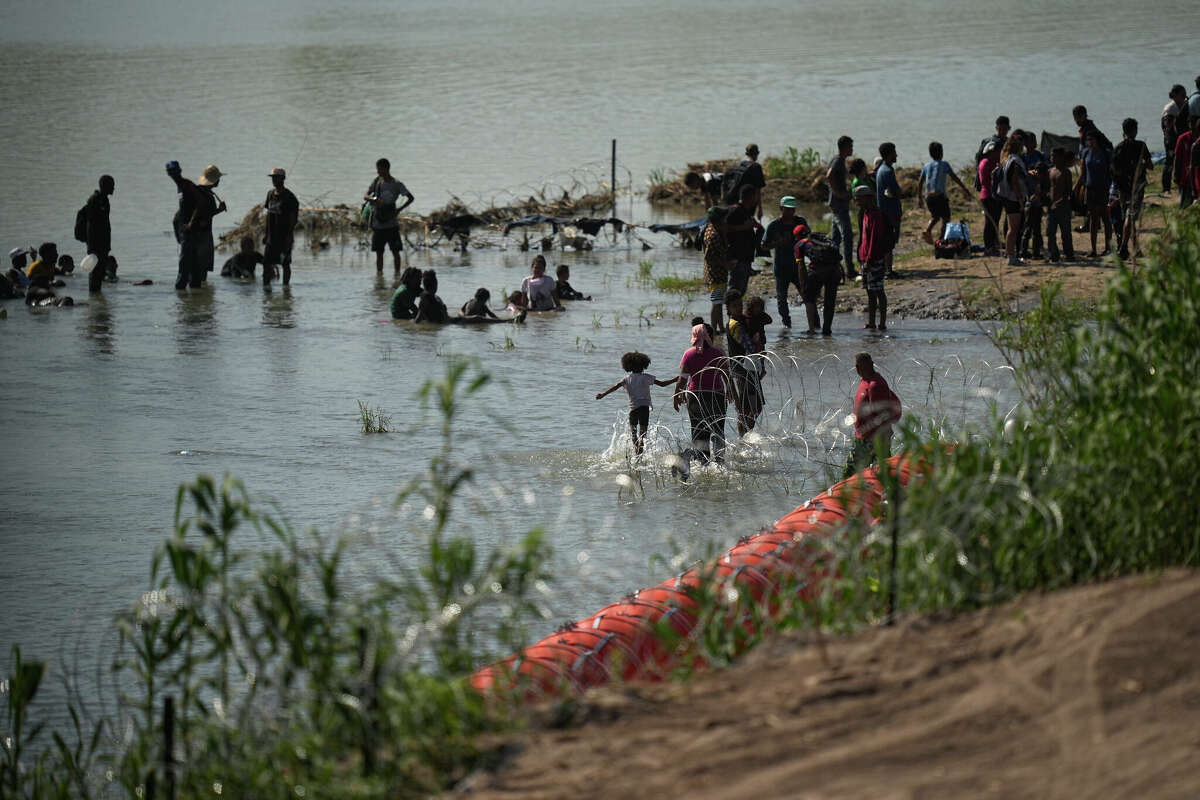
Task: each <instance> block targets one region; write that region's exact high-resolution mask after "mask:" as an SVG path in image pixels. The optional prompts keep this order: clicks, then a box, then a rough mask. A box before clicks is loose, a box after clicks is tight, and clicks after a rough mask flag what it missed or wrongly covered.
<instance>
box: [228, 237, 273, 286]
mask: <svg viewBox="0 0 1200 800" xmlns="http://www.w3.org/2000/svg"><path fill="white" fill-rule="evenodd" d="M240 247H241V249H240V250H239V251H238V252H237V253H235V254H234V255H232V256H230V257H229V259H228V260H227V261H226V262H225V264H224V265H223V266H222V267H221V277H222V278H250V279H251V280H253V279H254V267H255V265H256V264H262V265H263V271H264V272H266V271H268V270H270V269H272V268H271V267H270V266H268V265H267V264H266V262H265V261H264V260H263V255H262V253H260V252H258V251H257V250H255V249H254V238H253V237H251V236H243V237H242V239H241V242H240ZM267 282H268V281H267V279H266V277H264V278H263V283H267Z"/></svg>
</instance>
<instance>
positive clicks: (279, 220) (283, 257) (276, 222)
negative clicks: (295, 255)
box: [263, 167, 300, 286]
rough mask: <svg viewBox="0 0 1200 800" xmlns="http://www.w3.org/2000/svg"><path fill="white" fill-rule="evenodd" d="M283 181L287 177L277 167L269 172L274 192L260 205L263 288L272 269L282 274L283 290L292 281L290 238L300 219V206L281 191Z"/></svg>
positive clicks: (268, 194) (289, 193) (284, 191)
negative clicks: (263, 212) (263, 220)
mask: <svg viewBox="0 0 1200 800" xmlns="http://www.w3.org/2000/svg"><path fill="white" fill-rule="evenodd" d="M286 179H287V173H286V172H285V171H284V170H283V169H282V168H281V167H276V168H275V169H273V170H271V184H272V186H273V187H274V188H272V189H271V191H269V192H267V199H266V200H264V201H263V208H264V209H265V210H266V212H267V214H266V216H267V221H266V229H265V230H264V232H263V245H264V247H263V250H264V252H263V286H269V285H270V284H271V273H272V272H273V271H274V267H276V266H279V267H281V268H282V270H283V285H284V286H287V285H288V283H290V282H291V280H292V238H293V234H294V232H295V230H296V221H297V220H298V219H299V218H300V202H299V201H298V200H297V199H296V195H294V194H292V193H291V192H290V191H289V190H288V189H286V188H284V185H283V182H284V180H286Z"/></svg>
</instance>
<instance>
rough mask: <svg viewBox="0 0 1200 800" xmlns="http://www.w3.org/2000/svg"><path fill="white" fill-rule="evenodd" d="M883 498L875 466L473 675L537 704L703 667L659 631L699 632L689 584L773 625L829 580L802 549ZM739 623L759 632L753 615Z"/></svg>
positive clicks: (477, 681) (901, 458)
mask: <svg viewBox="0 0 1200 800" xmlns="http://www.w3.org/2000/svg"><path fill="white" fill-rule="evenodd" d="M887 463H888V465H889V467H890V469H891V470H892V471H893V472H894V474H896V476H897V478H898V480H899V483H900V485H901V486H906V485H908V483H909V482H910V481H911V480H912V479H913V477H914V475H916V474H919V473H920V472H921V471H922V470H924V469H925V468H926V467H927V464H926V463H925V462H922V461H917V462H914V460H913V459H912V458H911V457H910V456H909V455H908V454H901V455H897V456H893V457H892V458H890V459H888V462H887ZM884 496H885V489H884V486H883V484H882V483H881V482H880V480H879V476H878V472H877V467H868V468H867V469H864V470H862V471H861V472H859V473H858V474H856V475H854V476H851V477H850V478H847V479H846V480H843V481H839V482H838V483H835V484H834V485H833V486H831V487H830V488H829V489H828V490H826V491H824V492H822V493H821V494H819V495H817V496H816V497H814V498H813V499H811V500H809V501H808V502H806V503H804V504H803V505H801V506H799V507H797V508H796V509H795V510H793V511H792V512H791V513H790V514H787V515H786V516H784V517H783V518H782V519H780V520H779V521H778V522H776V523H775V525H774V527H772V528H771V529H770V530H767V531H763V532H761V533H758V534H755V535H752V536H745V537H742V539H741V540H740V541H738V543H737V544H735V545H733V546H732V547H730V548H729V549H728V550H726V551H725V552H724V553H722V554H721V555H719V556H717V558H716V559H714V560H713V561H711V562H709V563H708V564H705V565H702V566H697V567H692V568H691V569H689V570H687V571H686V572H684V573H683V574H681V575H678V576H676V577H674V578H670V579H668V580H665V581H663V582H662V583H660V584H658V585H657V586H651V587H648V588H646V589H639V590H638V591H636V592H634V593H633V594H631V595H629V596H627V597H625V598H623V599H622V600H619V601H617V602H615V603H610V604H609V605H607V606H605V607H604V608H602V609H600V610H599V611H597V612H596V613H595V614H593V615H591V616H590V617H587V618H585V619H581V620H579V621H578V622H572V623H567V624H566V625H563V626H562V627H561V628H559V629H558V630H557V631H555V632H554V633H552V634H550V635H549V636H547V637H546V638H544V639H542V640H541V641H539V642H536V643H534V644H531V645H529V646H528V647H526V648H525V649H523V650H521V651H520V652H519V653H515V654H514V655H511V656H509V657H508V658H505V659H503V660H502V661H499V662H497V663H495V664H491V665H489V666H485V667H482V668H481V669H479V670H477V671H476V672H475V673H473V674H472V675H471V677H470V683H471V686H473V687H474V688H475V689H476V690H478V691H480V692H484V693H503V692H507V693H509V694H512V695H514V696H516V697H518V698H522V699H528V700H536V699H539V698H544V697H548V696H561V695H563V694H564V693H574V692H581V691H583V690H585V689H587V688H588V687H590V686H598V685H601V684H604V683H608V682H609V681H613V680H621V681H632V680H646V681H660V680H662V679H664V678H665V677H666V676H667V675H668V674H670V672H671V670H672V669H673V668H675V667H677V666H680V659H681V658H684V657H686V658H690V659H691V660H692V665H693V666H696V665H702V663H703V662H702V660H701V659H700V657H699V656H696V655H694V654H693V655H686V656H685V655H684V654H683V653H681V651H680V650H679V649H672V648H671V647H669V646H668V645H667V644H666V643H664V642H663V641H662V637H660V635H659V633H658V631H661V630H669V631H671V632H673V633H674V634H675V635H676V636H678V637H679V638H680V639H681V640H682V639H686V638H687V637H689V636H690V635H691V634H692V633H693V631H695V630H696V628H697V625H698V623H699V617H698V613H699V612H700V603H699V602H697V600H696V598H695V596H694V594H690V593H689V591H688V590H689V588H690V589H692V590H693V591H694V590H695V589H696V588H697V587H700V586H701V585H702V583H704V582H705V581H714V582H715V583H716V585H719V586H730V588H736V589H737V590H738V591H739V593H743V592H744V593H745V594H746V595H747V596H748V597H750V598H751V599H753V600H754V602H755V603H757V604H759V606H760V607H761V608H764V609H765V610H766V612H765V615H764V617H765V618H766V619H768V620H769V619H770V618H771V617H773V616H775V615H777V614H778V613H779V612H780V611H781V610H782V609H783V608H785V607H786V602H787V600H788V599H789V598H788V597H786V596H784V594H783V593H784V592H793V593H795V594H796V596H798V597H801V598H805V597H813V596H815V595H816V594H817V592H818V591H819V589H820V582H821V579H822V578H823V577H824V576H825V575H827V574H828V569H827V567H825V566H824V565H822V564H820V563H817V562H816V561H814V560H813V559H812V558H810V557H809V555H808V554H806V553H805V551H804V548H803V547H801V544H802V543H803V542H804V541H805V539H807V538H809V537H816V536H820V535H822V534H828V533H831V532H833V531H834V530H836V529H837V528H838V527H840V526H841V525H843V524H845V523H846V522H847V521H848V520H851V519H858V520H864V521H867V522H873V521H876V520H878V518H879V515H880V512H881V508H882V502H883V500H884ZM732 622H735V623H738V624H741V625H743V626H744V627H745V628H746V629H747V633H753V632H754V631H753V626H754V625H755V624H756V622H755V620H754V619H751V618H749V617H745V618H742V619H740V620H733V621H732Z"/></svg>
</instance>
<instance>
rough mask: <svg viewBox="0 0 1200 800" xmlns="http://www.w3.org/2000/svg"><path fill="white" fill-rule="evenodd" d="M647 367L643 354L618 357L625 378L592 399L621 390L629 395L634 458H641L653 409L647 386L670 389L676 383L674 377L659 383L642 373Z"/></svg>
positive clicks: (648, 363) (648, 361)
mask: <svg viewBox="0 0 1200 800" xmlns="http://www.w3.org/2000/svg"><path fill="white" fill-rule="evenodd" d="M648 366H650V356H648V355H646V354H645V353H638V352H633V353H626V354H625V355H623V356H621V369H623V370H625V371H626V372H628V373H629V374H628V375H626V376H625V377H624V378H622V379H621V380H619V381H617V382H616V383H615V384H614V385H613V386H610V387H609V388H607V389H605V390H604V391H603V392H600V393H599V394H597V395H596V399H597V400H600V399H602V398H604V397H605V396H607V395H610V394H612V393H613V392H615V391H616V390H617V389H620V388H621V387H622V386H624V387H625V392H626V393H627V394H628V395H629V435H630V436H631V437H632V438H633V452H634V453H636V454H637V455H641V454H642V449H643V447H644V442H645V439H646V429H647V428H648V427H649V426H650V409H652V408H653V407H654V404H653V402H652V401H651V399H650V386H651V385H654V386H670V385H671V384H673V383H675V381H676V380H677V378H676V377H670V378H667V379H666V380H661V381H660V380H658V379H657V378H655V377H654V376H653V375H651V374H650V373H648V372H646V371H645V370H646V367H648Z"/></svg>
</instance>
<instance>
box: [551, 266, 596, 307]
mask: <svg viewBox="0 0 1200 800" xmlns="http://www.w3.org/2000/svg"><path fill="white" fill-rule="evenodd" d="M554 274H555V275H556V276H557V277H558V282H557V283H556V284H555V287H554V288H555V289H556V290H557V291H558V299H559V300H591V299H592V298H591V295H585V294H584V293H583V292H577V291H575V288H574V287H573V286H571V268H570V267H569V266H567V265H566V264H559V265H558V269H557V270H555V271H554Z"/></svg>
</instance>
